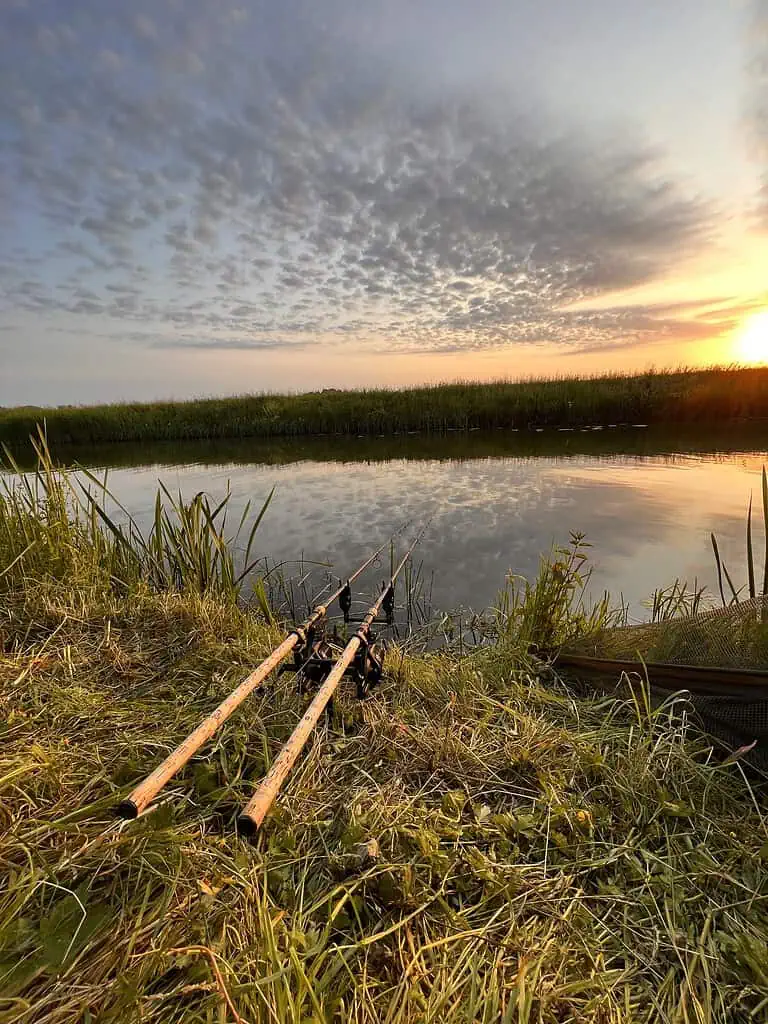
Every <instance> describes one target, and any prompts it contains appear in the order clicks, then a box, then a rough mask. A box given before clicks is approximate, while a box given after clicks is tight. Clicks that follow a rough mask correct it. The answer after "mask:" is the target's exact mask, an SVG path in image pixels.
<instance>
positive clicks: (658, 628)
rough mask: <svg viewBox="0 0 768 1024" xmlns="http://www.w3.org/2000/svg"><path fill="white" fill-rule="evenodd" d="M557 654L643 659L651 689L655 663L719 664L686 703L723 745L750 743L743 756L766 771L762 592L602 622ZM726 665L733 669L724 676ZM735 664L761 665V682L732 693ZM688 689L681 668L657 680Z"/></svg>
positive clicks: (767, 620)
mask: <svg viewBox="0 0 768 1024" xmlns="http://www.w3.org/2000/svg"><path fill="white" fill-rule="evenodd" d="M562 653H563V654H564V655H566V656H567V655H568V654H575V655H581V656H586V657H592V658H601V659H615V660H617V661H632V662H640V661H642V662H644V663H645V665H646V667H647V671H648V678H649V681H650V684H651V689H652V690H653V689H654V673H653V666H654V664H656V665H659V664H663V665H667V666H670V665H671V666H680V668H681V670H683V669H684V668H686V667H689V666H691V667H698V668H717V669H721V670H726V671H725V672H724V673H723V678H721V679H719V680H718V681H717V683H716V684H715V685H714V687H713V685H712V684H711V683H709V684H708V688H709V691H710V692H709V693H707V694H706V695H705V694H701V693H696V692H690V695H689V698H688V699H689V701H690V705H691V707H692V710H693V712H694V713H695V715H696V716H697V717H698V718H699V720H700V723H701V725H702V727H703V728H704V729H705V730H706V731H707V732H708V733H709V734H710V735H711V736H713V737H715V738H716V739H718V740H719V741H720V742H721V743H722V744H724V745H725V746H726V747H728V748H729V749H731V750H734V749H736V748H740V747H745V746H748V745H749V744H752V743H753V742H754V743H755V746H754V747H753V748H752V749H751V750H750V751H749V752H748V753H746V754H745V755H744V756H745V759H746V760H747V761H749V762H751V763H752V764H753V765H755V766H757V767H759V768H761V769H763V770H768V596H762V597H755V598H752V599H751V600H747V601H741V602H738V603H735V604H732V605H729V606H727V607H724V608H713V609H710V610H707V611H704V612H700V613H698V614H696V615H687V616H685V617H681V618H669V619H665V620H663V621H657V622H648V623H642V624H640V625H634V626H621V627H618V628H614V629H607V630H604V631H603V632H600V633H597V634H593V635H592V636H590V637H588V638H583V639H581V640H579V641H577V642H574V643H570V644H567V645H566V646H565V647H564V648H563V652H562ZM727 670H733V673H732V678H731V679H730V680H729V679H728V678H727V677H728V671H727ZM740 670H741V671H743V670H751V671H755V670H757V671H762V670H764V671H765V673H766V682H765V687H763V686H761V685H751V686H750V687H749V690H748V692H747V693H745V692H743V691H742V692H739V679H738V673H739V671H740ZM617 674H618V673H617ZM689 688H690V689H691V690H695V686H692V685H691V683H690V680H689V679H687V678H686V676H685V673H684V672H683V671H681V675H680V680H679V686H676V685H675V680H674V677H673V678H672V679H670V678H669V677H667V678H665V680H664V683H663V690H664V691H665V692H667V693H668V692H669V690H670V689H679V690H681V691H685V690H688V689H689ZM713 690H714V692H713Z"/></svg>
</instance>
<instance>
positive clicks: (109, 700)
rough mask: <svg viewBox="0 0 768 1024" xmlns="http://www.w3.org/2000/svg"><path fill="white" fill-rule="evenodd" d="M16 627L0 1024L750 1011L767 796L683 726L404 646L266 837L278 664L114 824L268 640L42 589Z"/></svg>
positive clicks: (203, 619) (342, 712) (11, 653)
mask: <svg viewBox="0 0 768 1024" xmlns="http://www.w3.org/2000/svg"><path fill="white" fill-rule="evenodd" d="M33 608H34V610H33ZM2 630H3V636H4V645H5V653H4V654H2V655H1V656H0V693H1V694H2V715H3V721H4V725H3V744H2V749H1V751H0V789H1V790H2V811H1V812H0V813H2V816H3V823H2V838H1V839H0V862H2V865H3V877H4V881H3V883H2V888H1V889H0V950H1V952H0V976H1V977H2V982H0V992H2V998H1V999H0V1021H3V1022H10V1021H19V1022H21V1021H36V1022H38V1021H39V1022H43V1021H45V1022H53V1021H74V1020H77V1021H81V1020H82V1021H87V1020H90V1021H99V1022H108V1021H115V1022H117V1021H120V1022H124V1021H139V1020H141V1021H143V1022H154V1021H157V1022H163V1024H166V1022H170V1021H185V1022H191V1021H201V1022H202V1021H218V1020H229V1021H233V1020H237V1019H241V1020H244V1021H265V1022H266V1021H281V1022H282V1021H291V1022H294V1021H295V1022H297V1024H298V1022H300V1021H331V1020H338V1021H348V1020H352V1021H361V1022H362V1021H366V1022H378V1021H391V1022H395V1021H437V1020H440V1021H450V1022H458V1021H461V1022H464V1021H467V1022H469V1021H488V1022H491V1021H499V1020H507V1021H547V1022H549V1021H552V1022H554V1021H595V1022H603V1021H622V1022H623V1021H642V1020H647V1021H650V1020H654V1021H655V1020H663V1021H702V1022H703V1021H710V1020H712V1021H735V1020H745V1021H746V1020H749V1019H753V1020H757V1019H763V1018H762V1015H763V1014H764V1012H765V1007H768V1002H766V1000H768V969H767V968H766V964H768V945H767V944H766V940H767V939H768V912H767V911H766V904H765V901H766V898H768V868H767V867H766V864H765V858H766V850H767V849H768V846H766V840H768V834H766V828H765V824H764V820H763V813H762V811H761V809H760V806H761V805H760V804H759V802H756V801H757V800H758V799H759V798H757V797H754V796H753V795H752V794H751V792H750V787H749V785H748V784H747V782H746V780H745V778H744V777H743V775H742V774H741V772H740V769H739V765H738V763H737V764H731V765H726V766H719V767H718V766H717V765H716V764H714V763H710V762H708V760H707V755H706V752H705V746H704V744H703V742H702V741H700V740H697V739H696V737H695V736H689V735H686V728H685V723H684V721H683V722H681V721H680V719H679V718H677V719H676V718H674V717H673V716H672V715H671V714H669V713H668V711H664V710H662V711H660V712H656V713H653V714H650V715H649V714H646V713H644V712H643V711H642V710H641V708H640V706H639V705H638V707H637V708H635V707H633V706H631V705H617V704H616V703H615V702H606V701H598V700H589V699H583V698H581V699H575V698H573V697H572V696H570V695H569V693H568V692H567V691H566V690H565V689H563V688H560V687H559V686H558V685H557V684H555V685H550V686H549V687H547V688H545V687H544V686H542V685H541V683H540V682H538V681H537V680H536V679H533V678H531V676H530V675H529V674H528V672H527V670H526V668H525V665H524V664H522V663H521V659H520V657H519V656H518V655H517V654H516V653H515V648H514V646H509V645H506V646H503V647H497V648H492V649H488V650H486V651H483V652H482V653H479V654H476V655H475V656H474V657H473V658H469V659H464V660H463V661H461V662H456V661H451V660H449V659H447V658H444V657H440V656H431V657H429V658H427V657H423V658H402V659H401V658H400V657H399V656H398V655H397V653H396V652H393V653H391V654H390V658H389V671H388V680H387V684H386V686H385V688H384V689H383V690H382V691H380V692H379V694H378V695H376V696H375V697H374V698H373V699H371V700H369V701H367V702H365V703H363V704H359V703H357V702H356V701H355V700H354V699H353V698H352V697H351V695H348V696H347V697H345V698H344V699H343V700H342V702H341V706H340V708H339V718H338V720H337V723H336V725H335V726H334V727H333V728H332V729H329V728H327V726H326V727H323V728H322V729H321V730H320V731H319V732H318V733H317V735H316V737H315V739H314V741H313V742H312V744H311V746H310V748H309V749H308V751H307V754H306V756H305V758H304V759H303V760H302V762H301V763H300V765H299V767H298V768H297V770H296V772H295V773H294V775H293V776H292V778H291V780H290V782H289V784H288V785H287V787H286V789H285V792H284V794H283V796H282V797H281V799H280V801H279V804H278V806H277V808H276V810H275V813H274V814H273V816H272V817H271V818H270V819H268V822H267V826H266V828H265V830H264V832H263V834H262V835H261V836H260V837H259V838H258V840H257V842H256V843H255V844H249V843H248V842H246V841H245V840H243V839H241V838H238V837H237V836H236V835H235V833H234V829H233V821H234V816H235V814H236V812H237V809H238V807H239V806H240V804H241V803H242V801H243V800H244V799H245V798H246V797H247V795H248V794H249V793H250V792H251V788H252V785H253V782H254V781H255V780H256V779H257V778H259V777H260V776H261V774H262V773H263V772H264V770H265V769H266V767H267V765H268V764H269V762H270V760H271V759H272V758H273V757H274V756H275V754H276V752H277V750H278V748H279V744H280V742H281V741H282V740H284V739H285V738H286V737H287V735H288V732H289V730H290V729H291V727H292V726H293V724H295V722H296V720H297V718H298V716H299V715H300V713H301V710H302V703H301V698H299V697H298V696H296V695H295V693H294V692H293V687H292V686H291V685H290V684H289V682H288V681H287V680H288V679H289V678H290V677H285V676H284V677H282V681H281V682H280V683H279V684H278V685H277V686H276V687H275V688H273V689H272V690H271V691H269V692H268V693H266V694H263V695H262V696H260V697H258V698H256V699H253V700H252V701H251V702H249V703H248V704H247V705H246V706H245V708H244V709H242V711H241V712H240V713H238V715H237V716H235V719H234V720H233V721H232V722H230V723H228V724H227V726H226V727H225V728H224V730H223V731H222V734H221V736H220V737H219V739H218V741H217V742H215V744H213V745H212V746H211V748H209V749H207V750H206V752H205V755H204V756H202V757H200V758H198V759H197V760H196V761H195V762H194V763H193V764H192V765H191V766H190V767H189V769H188V770H187V771H186V773H185V774H184V775H182V776H181V777H180V778H179V779H178V781H177V782H176V783H175V784H174V785H173V786H172V788H170V789H169V791H168V794H167V798H168V799H167V802H166V803H165V804H164V805H162V806H161V807H160V808H159V809H157V810H156V811H154V812H153V813H151V814H149V815H147V816H146V817H144V818H141V819H139V820H138V821H136V822H132V823H123V822H117V821H116V820H115V819H114V818H113V816H112V814H111V808H112V806H113V805H114V804H115V803H116V802H117V800H118V799H119V798H120V797H121V796H122V795H124V794H125V793H126V792H127V790H128V789H129V788H130V786H131V784H132V783H134V782H135V781H136V780H138V779H139V778H140V777H141V776H142V775H143V774H144V773H145V772H146V771H148V770H149V769H151V768H152V767H153V766H154V765H155V764H156V763H157V762H158V761H159V760H160V759H161V758H162V756H163V755H164V754H165V753H166V752H167V751H168V750H169V748H170V747H171V746H172V745H173V744H175V743H176V742H177V741H178V740H179V739H181V738H182V737H183V736H184V735H185V733H186V732H187V731H188V730H189V729H190V727H191V726H192V725H193V724H195V722H196V721H197V719H198V718H199V717H200V716H201V715H202V714H203V713H204V712H205V711H207V710H208V709H210V708H211V707H212V706H213V705H214V704H215V703H216V701H217V700H218V699H219V697H220V696H223V695H224V694H225V693H226V692H227V691H228V690H229V689H230V688H231V686H232V685H233V684H234V683H235V681H236V680H237V679H239V677H240V676H241V674H242V673H243V672H244V670H245V668H246V666H249V665H252V664H253V663H254V662H255V661H257V660H258V659H259V658H260V657H261V656H262V655H263V654H264V653H265V652H266V651H267V649H268V648H269V646H270V644H271V643H272V642H273V641H274V639H275V634H274V633H272V632H271V631H269V630H267V629H266V627H264V626H263V625H260V624H259V623H258V622H256V621H255V620H254V619H253V618H252V617H251V616H249V615H247V614H246V613H244V612H242V611H240V610H238V609H237V608H236V607H233V606H231V605H229V606H225V605H223V604H221V603H220V602H218V601H217V600H216V599H214V598H212V597H188V596H183V595H178V594H175V595H174V594H165V595H158V594H154V593H150V592H149V591H144V592H142V591H141V590H136V591H135V592H134V593H133V594H132V596H131V597H130V598H126V597H115V596H111V597H106V596H102V597H101V598H98V599H97V598H92V599H90V600H85V601H83V600H82V599H81V598H80V597H79V596H78V595H77V594H74V593H72V591H71V590H70V589H68V588H65V587H63V586H60V585H55V584H51V583H49V584H48V585H47V586H42V587H40V588H39V589H38V591H37V594H36V599H35V602H34V606H32V605H31V604H30V602H29V601H28V600H26V597H25V595H24V594H15V595H7V600H6V606H5V612H4V616H3V624H2ZM372 841H373V842H372ZM361 844H362V845H363V849H361ZM364 844H368V845H367V847H365V845H364ZM366 853H367V854H368V856H367V859H366V856H365V854H366ZM371 854H372V856H371ZM761 1006H762V1007H763V1009H760V1007H761ZM750 1013H753V1014H754V1016H753V1017H751V1018H750V1016H749V1014H750Z"/></svg>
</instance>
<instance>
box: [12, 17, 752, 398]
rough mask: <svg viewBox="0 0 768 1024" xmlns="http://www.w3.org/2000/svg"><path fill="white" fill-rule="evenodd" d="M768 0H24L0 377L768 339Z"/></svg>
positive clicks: (101, 384) (94, 392)
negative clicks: (617, 0) (618, 1)
mask: <svg viewBox="0 0 768 1024" xmlns="http://www.w3.org/2000/svg"><path fill="white" fill-rule="evenodd" d="M766 309H768V0H752V2H750V0H743V2H736V0H622V2H621V3H617V2H616V0H580V2H578V3H577V2H574V0H471V2H470V0H237V2H231V0H152V2H145V0H131V2H118V0H4V2H3V4H2V6H1V7H0V404H4V405H16V404H21V403H33V402H36V403H45V404H61V403H69V402H86V401H88V402H90V401H112V400H118V399H122V398H140V399H146V398H155V397H170V396H173V397H186V396H191V395H202V394H227V393H231V392H244V391H260V390H312V389H314V388H317V387H326V386H335V387H344V386H353V385H365V384H387V385H397V384H407V383H416V382H421V381H426V380H446V379H455V378H457V377H464V378H468V377H472V378H490V377H499V376H512V377H516V376H527V375H529V374H552V373H578V372H584V373H594V372H597V371H601V370H604V369H605V370H608V369H625V368H637V369H643V368H645V367H647V366H648V365H651V364H654V365H656V366H668V365H675V364H679V363H686V364H702V363H704V364H706V363H711V362H729V361H733V360H748V361H757V360H760V359H763V358H767V359H768V315H766V314H765V313H764V312H763V313H762V315H761V311H764V310H766Z"/></svg>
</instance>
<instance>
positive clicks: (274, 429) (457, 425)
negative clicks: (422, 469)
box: [0, 367, 768, 446]
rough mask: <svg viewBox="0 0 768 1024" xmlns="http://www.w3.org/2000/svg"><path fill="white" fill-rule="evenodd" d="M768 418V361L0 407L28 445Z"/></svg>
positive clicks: (5, 431)
mask: <svg viewBox="0 0 768 1024" xmlns="http://www.w3.org/2000/svg"><path fill="white" fill-rule="evenodd" d="M766 417H768V367H751V368H739V367H723V368H712V369H704V370H678V371H668V372H666V371H664V372H648V373H643V374H639V375H620V374H612V375H608V376H604V377H596V378H587V379H575V378H565V377H563V378H557V379H550V380H538V381H536V380H528V381H518V382H508V381H496V382H493V383H488V384H475V383H456V384H441V385H435V386H429V387H414V388H403V389H400V390H386V389H371V390H359V391H334V390H327V391H321V392H312V393H309V394H297V395H272V394H260V395H244V396H239V397H233V398H223V399H218V398H215V399H200V400H195V401H188V402H153V403H129V404H121V405H97V406H91V407H80V406H63V407H58V408H39V407H21V408H8V409H0V441H2V442H5V443H6V444H11V445H16V446H22V445H26V443H27V440H28V438H29V437H30V435H32V434H34V432H35V429H36V426H37V424H39V423H42V422H45V426H46V430H47V435H48V439H49V441H50V443H51V444H53V445H55V446H58V445H60V444H78V445H82V444H99V443H105V442H113V441H134V442H136V441H161V440H191V439H197V440H200V439H215V438H238V437H290V436H306V435H315V434H342V435H361V434H362V435H372V434H394V433H403V432H408V431H423V432H433V433H440V432H443V431H447V430H469V429H475V428H477V429H499V428H504V429H523V428H537V427H573V428H576V427H582V426H586V425H605V426H608V425H610V424H632V423H689V422H691V423H707V422H710V423H711V422H718V423H722V422H724V421H729V420H734V421H735V420H750V419H761V418H762V419H764V418H766Z"/></svg>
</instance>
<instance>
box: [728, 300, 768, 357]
mask: <svg viewBox="0 0 768 1024" xmlns="http://www.w3.org/2000/svg"><path fill="white" fill-rule="evenodd" d="M736 351H737V353H738V356H739V358H740V359H741V360H743V362H745V363H768V310H765V311H764V312H762V313H755V314H754V316H751V317H750V318H749V319H748V320H747V321H746V322H745V324H744V326H743V327H742V329H741V331H740V332H739V335H738V337H737V338H736Z"/></svg>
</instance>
